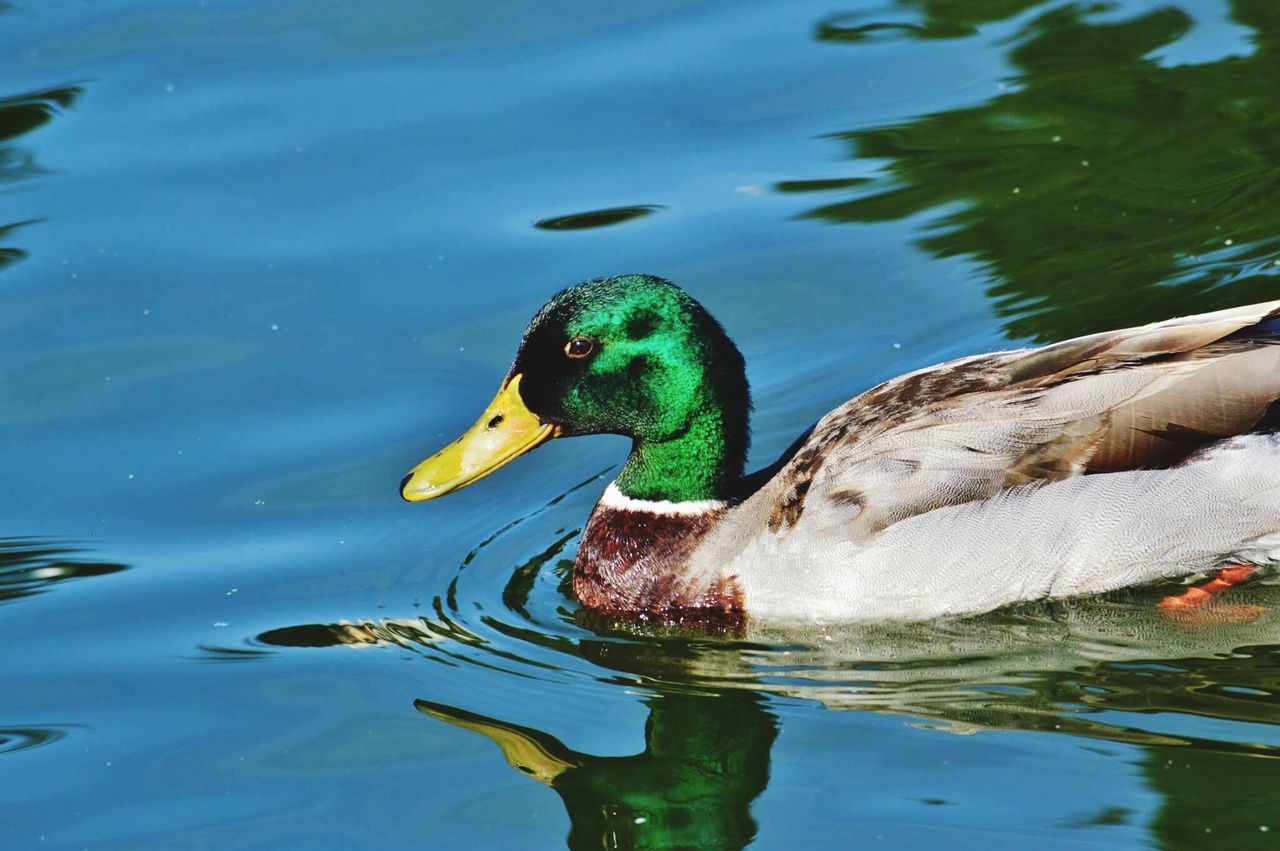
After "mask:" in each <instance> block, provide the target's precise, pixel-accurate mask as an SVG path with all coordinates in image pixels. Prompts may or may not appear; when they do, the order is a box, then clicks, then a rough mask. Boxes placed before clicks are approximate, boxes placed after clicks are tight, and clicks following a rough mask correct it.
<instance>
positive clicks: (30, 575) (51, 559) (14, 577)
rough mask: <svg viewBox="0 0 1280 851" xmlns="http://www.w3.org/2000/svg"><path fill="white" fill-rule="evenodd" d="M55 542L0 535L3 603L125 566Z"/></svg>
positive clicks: (1, 601)
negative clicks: (83, 554)
mask: <svg viewBox="0 0 1280 851" xmlns="http://www.w3.org/2000/svg"><path fill="white" fill-rule="evenodd" d="M82 553H83V550H80V549H78V548H76V547H73V546H69V545H67V544H62V543H58V542H53V541H47V540H41V539H31V538H0V604H3V603H5V602H8V601H12V600H17V599H20V598H22V597H30V596H33V595H35V594H40V593H43V592H45V591H48V590H49V589H50V587H51V586H52V585H53V584H54V583H57V582H63V581H65V580H68V579H83V578H85V577H88V576H105V575H107V574H109V573H118V572H120V571H122V570H124V569H125V565H123V564H118V563H116V562H109V561H93V560H90V559H86V558H83V557H82Z"/></svg>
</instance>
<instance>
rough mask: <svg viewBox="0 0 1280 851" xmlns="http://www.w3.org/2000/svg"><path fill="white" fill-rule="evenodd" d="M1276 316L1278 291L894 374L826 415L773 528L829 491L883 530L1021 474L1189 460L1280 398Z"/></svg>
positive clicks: (788, 483) (866, 523) (778, 481)
mask: <svg viewBox="0 0 1280 851" xmlns="http://www.w3.org/2000/svg"><path fill="white" fill-rule="evenodd" d="M1277 317H1280V302H1271V303H1267V304H1260V305H1253V306H1250V307H1243V308H1236V309H1233V310H1227V311H1219V312H1217V313H1210V314H1203V315H1200V316H1192V317H1186V318H1182V319H1174V320H1170V321H1168V322H1162V323H1157V324H1153V325H1147V326H1143V327H1141V328H1131V329H1126V330H1121V331H1111V332H1106V333H1103V334H1095V335H1092V336H1089V337H1081V338H1078V339H1075V340H1067V341H1064V342H1062V343H1057V344H1055V345H1051V346H1047V347H1044V348H1041V349H1034V350H1021V351H1016V352H1005V353H998V354H993V355H984V356H981V357H975V358H967V359H962V360H960V361H953V362H951V363H947V364H942V365H940V366H937V367H933V368H931V369H926V370H920V371H918V372H915V373H911V374H909V375H905V376H902V377H900V378H896V379H893V380H892V381H889V382H886V383H885V384H882V385H880V386H879V387H876V388H873V389H871V390H869V391H867V392H866V393H864V394H862V395H861V396H859V397H857V398H855V399H852V400H850V401H849V402H847V403H846V404H845V405H843V406H841V407H840V408H837V409H836V410H834V411H832V412H831V413H830V414H828V415H827V416H826V417H824V418H823V419H822V420H821V421H820V422H819V423H818V425H817V426H816V427H815V428H814V431H813V433H812V435H811V436H810V438H809V439H808V441H806V443H805V444H804V446H802V447H801V448H800V450H799V451H798V452H797V453H796V454H795V456H794V457H793V458H792V459H791V460H790V461H789V462H788V463H787V464H786V466H785V467H783V469H782V470H781V472H780V473H779V475H778V476H777V477H776V478H775V479H774V481H773V482H771V483H770V484H771V487H770V490H771V491H772V492H773V494H774V500H775V501H774V505H773V509H772V512H771V516H770V518H769V525H770V527H771V528H773V529H775V530H777V529H779V528H781V527H783V526H786V525H794V524H795V523H796V522H797V521H798V519H799V517H800V515H801V513H802V512H803V510H804V503H805V500H806V498H808V497H809V496H812V495H813V494H815V493H821V494H823V495H824V497H826V498H828V499H829V500H831V501H832V502H835V503H840V502H843V503H844V504H846V505H848V506H850V510H851V511H853V512H855V513H856V515H857V517H858V525H859V526H861V527H863V528H864V529H865V531H866V532H867V533H874V531H876V530H877V529H880V528H884V526H886V525H889V524H890V523H893V522H896V521H897V520H899V519H902V518H903V517H906V516H910V515H912V514H918V513H921V512H923V511H928V510H931V509H933V508H937V507H939V506H941V505H951V504H956V503H960V502H966V501H970V500H974V499H983V498H986V497H989V496H991V495H994V494H995V493H997V492H998V491H999V490H1001V489H1003V488H1008V487H1011V486H1015V485H1019V484H1026V483H1029V482H1034V481H1046V480H1049V481H1052V480H1056V479H1062V478H1066V477H1069V476H1073V475H1079V474H1081V473H1086V472H1099V473H1100V472H1114V471H1119V470H1128V469H1135V468H1142V467H1157V466H1167V465H1170V464H1173V463H1176V462H1178V461H1179V460H1181V459H1183V458H1185V457H1186V456H1187V455H1189V454H1190V453H1192V452H1194V451H1195V450H1196V449H1198V448H1199V447H1201V446H1204V445H1205V444H1207V443H1212V442H1214V441H1217V440H1221V439H1223V438H1225V437H1229V436H1232V435H1235V434H1239V433H1241V432H1244V431H1248V430H1249V429H1251V428H1253V427H1254V426H1255V425H1256V424H1257V423H1258V422H1259V421H1260V420H1261V419H1262V418H1263V416H1264V415H1265V414H1266V411H1267V409H1268V407H1269V406H1270V405H1271V404H1272V403H1273V402H1275V401H1276V400H1277V399H1280V330H1278V329H1277V328H1276V327H1273V326H1275V325H1277V323H1276V322H1272V321H1269V320H1275V319H1276V318H1277ZM846 492H856V493H857V495H858V499H856V500H853V499H847V500H842V499H841V494H844V493H846Z"/></svg>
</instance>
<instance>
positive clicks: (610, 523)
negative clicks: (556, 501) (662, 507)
mask: <svg viewBox="0 0 1280 851" xmlns="http://www.w3.org/2000/svg"><path fill="white" fill-rule="evenodd" d="M720 514H721V512H720V511H709V512H707V513H705V514H697V515H687V514H686V515H680V514H674V515H672V514H654V513H650V512H647V511H628V510H625V509H618V508H610V507H607V506H603V505H602V506H599V507H597V508H596V510H595V512H594V513H593V514H592V515H591V519H590V520H589V521H587V528H586V531H585V532H583V534H582V543H581V544H580V545H579V546H578V558H577V560H576V561H575V562H574V565H573V592H574V594H575V595H576V596H577V598H578V599H579V600H580V601H581V602H582V604H583V605H584V606H586V607H587V608H589V609H592V610H593V611H596V612H599V613H600V614H603V615H607V616H611V617H622V618H634V619H637V620H644V621H650V622H655V623H670V624H684V623H689V624H700V625H706V626H716V627H724V628H729V629H737V628H740V627H742V626H743V625H744V624H745V623H746V612H745V611H744V609H743V604H742V593H741V591H740V590H739V589H738V587H737V584H736V583H735V582H734V578H733V577H724V576H722V575H720V574H718V573H717V574H715V575H711V576H694V575H691V573H690V571H689V570H688V560H689V557H690V555H691V554H692V553H693V551H694V549H696V548H697V546H698V544H699V543H700V542H701V541H702V539H703V537H704V536H705V535H706V533H707V532H708V531H709V530H710V529H711V527H712V526H713V525H714V524H715V522H716V520H717V519H718V518H719V515H720Z"/></svg>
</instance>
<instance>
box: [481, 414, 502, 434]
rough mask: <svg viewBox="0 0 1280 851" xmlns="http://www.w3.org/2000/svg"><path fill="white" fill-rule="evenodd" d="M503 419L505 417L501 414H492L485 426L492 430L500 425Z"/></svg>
mask: <svg viewBox="0 0 1280 851" xmlns="http://www.w3.org/2000/svg"><path fill="white" fill-rule="evenodd" d="M503 419H505V418H504V417H503V415H502V414H494V415H493V418H492V419H490V420H489V422H487V423H485V427H486V428H488V429H489V430H490V431H493V430H494V429H495V428H497V427H498V426H500V425H502V421H503Z"/></svg>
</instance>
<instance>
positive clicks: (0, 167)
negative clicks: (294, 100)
mask: <svg viewBox="0 0 1280 851" xmlns="http://www.w3.org/2000/svg"><path fill="white" fill-rule="evenodd" d="M5 8H6V7H5V6H4V4H0V12H4V10H5ZM80 94H81V89H80V88H79V87H77V86H64V87H62V88H57V89H44V90H42V91H38V92H27V93H26V94H21V95H15V96H12V97H5V98H0V184H5V183H10V182H15V181H19V180H23V179H26V178H29V177H33V176H35V175H37V174H39V173H40V167H39V166H38V165H37V164H36V161H35V157H34V155H32V154H31V153H30V152H28V151H26V150H24V149H22V148H21V147H19V146H18V145H15V144H11V143H12V142H13V140H15V139H17V138H18V137H19V136H23V135H25V134H27V133H30V132H31V131H32V130H35V129H36V128H37V127H40V126H42V125H44V124H47V123H49V122H50V121H52V120H53V118H54V116H56V115H57V114H58V113H59V112H61V110H63V109H66V108H68V107H70V106H72V105H73V104H74V103H75V102H76V99H77V98H78V97H79V96H80ZM31 223H32V220H26V221H18V222H9V223H4V222H0V270H3V269H4V268H5V267H6V266H11V265H13V264H14V263H16V262H18V261H19V260H23V259H25V258H26V256H27V254H26V252H25V251H23V250H22V249H21V248H18V247H16V246H13V245H8V244H6V243H8V241H9V239H10V237H11V235H12V234H13V232H14V231H15V230H16V229H18V228H19V227H22V226H23V225H28V224H31Z"/></svg>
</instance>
